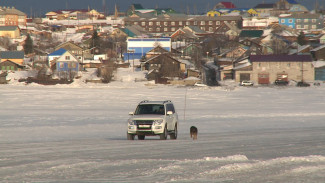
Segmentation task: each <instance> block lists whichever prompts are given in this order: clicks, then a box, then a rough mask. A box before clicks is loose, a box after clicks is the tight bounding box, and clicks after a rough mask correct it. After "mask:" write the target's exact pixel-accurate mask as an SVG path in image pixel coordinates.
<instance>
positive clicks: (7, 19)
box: [0, 6, 27, 26]
mask: <svg viewBox="0 0 325 183" xmlns="http://www.w3.org/2000/svg"><path fill="white" fill-rule="evenodd" d="M26 19H27V15H26V14H25V13H23V12H21V11H19V10H17V9H16V8H14V7H2V6H0V26H26Z"/></svg>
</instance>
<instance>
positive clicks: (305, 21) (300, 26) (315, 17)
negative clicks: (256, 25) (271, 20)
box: [279, 13, 324, 30]
mask: <svg viewBox="0 0 325 183" xmlns="http://www.w3.org/2000/svg"><path fill="white" fill-rule="evenodd" d="M279 24H281V25H286V26H288V27H291V28H293V29H297V30H317V29H318V30H319V29H323V28H324V17H323V16H322V15H320V14H309V13H308V14H307V13H299V14H292V15H290V16H280V17H279Z"/></svg>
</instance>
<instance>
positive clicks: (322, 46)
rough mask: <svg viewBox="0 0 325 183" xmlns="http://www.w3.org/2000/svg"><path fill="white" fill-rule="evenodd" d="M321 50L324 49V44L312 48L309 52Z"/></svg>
mask: <svg viewBox="0 0 325 183" xmlns="http://www.w3.org/2000/svg"><path fill="white" fill-rule="evenodd" d="M323 48H325V44H324V45H321V46H318V47H317V48H314V49H312V50H310V51H319V50H321V49H323Z"/></svg>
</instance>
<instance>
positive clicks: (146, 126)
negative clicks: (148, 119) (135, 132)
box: [139, 125, 150, 128]
mask: <svg viewBox="0 0 325 183" xmlns="http://www.w3.org/2000/svg"><path fill="white" fill-rule="evenodd" d="M139 128H150V125H139Z"/></svg>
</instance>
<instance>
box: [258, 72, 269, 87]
mask: <svg viewBox="0 0 325 183" xmlns="http://www.w3.org/2000/svg"><path fill="white" fill-rule="evenodd" d="M269 83H270V74H268V73H260V74H258V84H269Z"/></svg>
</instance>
